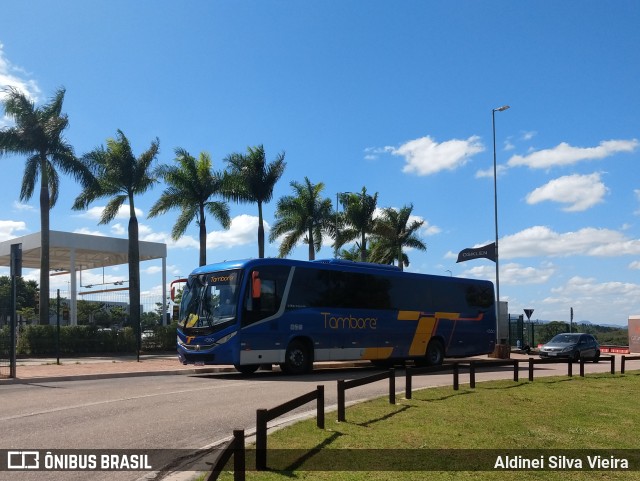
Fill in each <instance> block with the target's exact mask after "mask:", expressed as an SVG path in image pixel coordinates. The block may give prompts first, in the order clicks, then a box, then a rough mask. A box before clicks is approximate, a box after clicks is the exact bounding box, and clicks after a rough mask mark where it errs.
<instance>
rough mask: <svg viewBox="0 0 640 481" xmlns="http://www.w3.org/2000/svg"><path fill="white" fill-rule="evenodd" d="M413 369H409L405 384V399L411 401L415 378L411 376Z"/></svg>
mask: <svg viewBox="0 0 640 481" xmlns="http://www.w3.org/2000/svg"><path fill="white" fill-rule="evenodd" d="M411 370H412V368H411V367H407V370H406V371H405V372H406V375H405V383H404V397H405V399H411V396H412V394H411V391H412V390H413V381H412V378H413V376H412V375H411Z"/></svg>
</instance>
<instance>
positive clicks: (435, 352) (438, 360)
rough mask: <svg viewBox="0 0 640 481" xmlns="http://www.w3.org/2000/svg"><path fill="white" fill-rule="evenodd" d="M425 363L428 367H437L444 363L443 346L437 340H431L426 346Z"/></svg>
mask: <svg viewBox="0 0 640 481" xmlns="http://www.w3.org/2000/svg"><path fill="white" fill-rule="evenodd" d="M424 357H425V361H426V363H427V365H428V366H439V365H441V364H442V362H443V361H444V346H443V345H442V342H440V341H439V340H437V339H432V340H431V341H429V344H427V352H426V354H425V356H424Z"/></svg>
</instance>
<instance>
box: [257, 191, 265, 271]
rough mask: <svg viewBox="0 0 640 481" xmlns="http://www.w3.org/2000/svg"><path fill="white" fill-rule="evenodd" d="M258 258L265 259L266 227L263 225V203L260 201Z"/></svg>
mask: <svg viewBox="0 0 640 481" xmlns="http://www.w3.org/2000/svg"><path fill="white" fill-rule="evenodd" d="M258 257H259V258H260V259H263V258H264V225H263V223H262V202H260V201H258Z"/></svg>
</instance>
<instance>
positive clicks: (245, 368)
mask: <svg viewBox="0 0 640 481" xmlns="http://www.w3.org/2000/svg"><path fill="white" fill-rule="evenodd" d="M233 367H235V368H236V371H238V372H239V373H240V374H243V375H245V376H248V375H250V374H253V373H254V372H256V371H257V370H258V369H259V368H260V364H244V365H242V366H241V365H239V364H235V365H234V366H233Z"/></svg>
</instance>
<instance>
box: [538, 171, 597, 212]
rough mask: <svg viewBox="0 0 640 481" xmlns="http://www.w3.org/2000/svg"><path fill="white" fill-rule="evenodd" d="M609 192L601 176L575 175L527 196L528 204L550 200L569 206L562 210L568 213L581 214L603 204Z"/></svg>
mask: <svg viewBox="0 0 640 481" xmlns="http://www.w3.org/2000/svg"><path fill="white" fill-rule="evenodd" d="M607 192H608V189H607V187H606V186H605V185H604V183H603V182H602V181H601V180H600V174H598V173H593V174H590V175H578V174H574V175H567V176H564V177H560V178H558V179H554V180H552V181H551V182H548V183H547V184H545V185H543V186H542V187H538V188H537V189H535V190H534V191H533V192H531V193H530V194H529V195H527V203H528V204H538V203H540V202H544V201H547V200H549V201H552V202H559V203H562V204H569V205H568V206H567V207H565V208H563V209H562V210H564V211H566V212H581V211H585V210H587V209H589V208H590V207H593V206H594V205H596V204H599V203H601V202H602V201H603V199H604V196H605V194H606V193H607Z"/></svg>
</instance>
